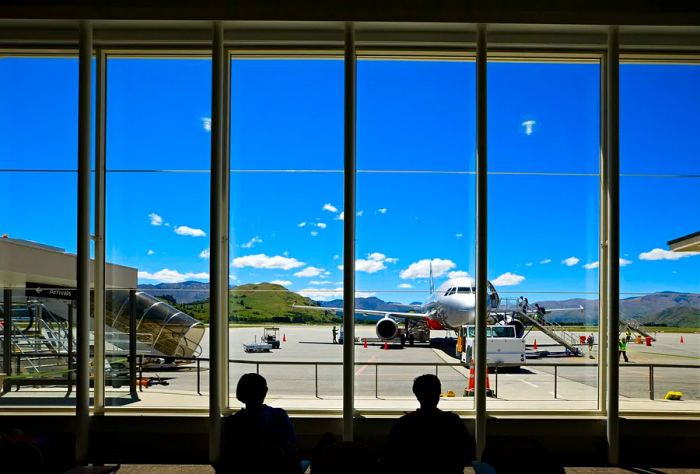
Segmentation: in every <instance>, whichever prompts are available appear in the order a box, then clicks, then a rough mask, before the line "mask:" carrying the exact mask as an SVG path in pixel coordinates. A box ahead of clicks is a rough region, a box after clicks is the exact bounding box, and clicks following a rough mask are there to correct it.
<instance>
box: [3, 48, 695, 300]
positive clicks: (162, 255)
mask: <svg viewBox="0 0 700 474" xmlns="http://www.w3.org/2000/svg"><path fill="white" fill-rule="evenodd" d="M108 74H109V77H108V129H107V166H108V169H109V170H110V171H109V173H108V177H107V192H108V196H107V259H108V261H110V262H114V263H120V264H123V265H128V266H133V267H136V268H138V269H139V271H140V282H141V283H156V282H158V281H168V282H172V281H178V280H181V279H198V280H206V279H207V277H208V271H209V261H208V259H207V252H206V250H207V248H208V243H209V242H208V237H209V174H208V172H207V171H208V168H209V146H210V131H209V129H208V128H209V127H208V125H209V123H208V119H209V117H210V115H211V113H210V107H211V105H210V87H211V63H210V62H209V61H208V60H203V59H188V60H144V59H112V60H110V61H109V67H108ZM599 77H600V70H599V67H598V65H596V64H568V65H567V64H534V63H517V64H515V63H493V64H490V65H489V83H488V94H489V96H488V100H489V163H490V170H491V171H492V172H493V174H491V175H490V176H489V259H490V261H489V273H490V274H489V278H490V279H491V280H492V281H493V282H494V283H495V284H496V285H497V287H498V289H499V290H500V291H501V292H503V293H506V294H509V295H513V296H517V295H519V294H530V295H534V298H535V299H537V298H541V299H559V298H563V297H570V296H586V297H592V298H595V297H596V295H595V293H596V292H597V286H598V270H597V269H596V268H595V263H596V262H597V260H598V253H597V252H598V244H597V241H598V206H599V202H598V186H599V184H598V176H597V173H598V167H599V164H598V153H599V146H600V142H599V105H600V104H599V102H600V101H599ZM474 78H475V76H474V65H473V64H472V63H464V62H430V61H415V62H410V61H402V62H399V61H378V60H371V61H370V60H363V61H360V63H359V65H358V114H357V167H358V169H359V170H361V172H360V173H358V176H357V203H356V207H357V211H358V212H360V213H361V214H360V215H358V216H357V258H358V261H357V263H356V265H357V268H358V270H359V271H358V273H357V288H358V291H359V292H360V294H362V295H370V294H376V295H377V296H379V297H381V298H383V299H387V300H398V301H416V300H422V299H423V298H424V297H425V296H426V290H427V287H428V283H427V280H426V278H425V276H426V272H427V267H428V262H429V261H433V267H434V269H435V273H436V274H438V275H439V278H438V280H443V279H444V278H446V277H448V276H449V275H450V274H455V273H454V272H468V273H469V274H472V275H473V273H474V245H475V240H474V221H475V202H474V198H475V187H474V174H473V171H474V148H475V140H474V133H475V128H474V127H475V124H474V117H475V108H474V105H475V103H474V94H475V87H474V86H475V84H474ZM342 81H343V63H342V61H340V60H289V59H287V60H235V61H234V63H233V65H232V88H233V89H232V94H231V96H232V130H231V160H232V163H231V167H232V169H233V170H234V172H233V173H232V175H231V190H232V201H231V224H232V225H231V242H232V245H231V261H232V262H231V263H232V266H231V273H232V276H233V277H234V278H235V280H233V279H232V282H233V283H236V284H238V283H246V282H257V281H279V282H282V283H284V284H285V286H287V287H289V288H290V289H292V290H295V291H302V292H303V293H304V294H308V295H310V296H312V297H319V298H321V297H322V298H326V299H327V298H334V297H336V296H338V293H339V291H340V290H339V289H340V288H341V286H342V284H341V283H340V281H341V280H342V271H341V270H340V269H339V265H340V264H341V263H342V229H343V227H342V226H343V221H342V219H341V213H342V212H343V206H342V198H343V192H342V186H343V175H342V163H343V154H342V153H343V110H342V107H343V94H342ZM699 83H700V67H693V66H682V65H674V66H660V65H624V66H623V67H622V70H621V153H622V157H621V160H622V161H621V171H622V173H623V174H626V175H625V176H623V177H622V178H621V190H622V193H621V211H622V213H621V255H622V257H623V258H624V261H623V262H622V263H623V266H622V270H621V279H622V281H621V283H622V285H621V286H622V291H624V292H629V293H645V292H653V291H662V290H675V291H692V292H698V291H700V276H699V275H700V271H699V270H700V256H687V257H685V258H681V259H676V260H673V258H677V257H678V254H671V253H668V252H666V251H665V249H666V248H667V247H666V241H668V240H670V239H673V238H676V237H679V236H682V235H685V234H688V233H691V232H695V231H697V230H700V223H699V222H698V219H697V215H698V212H697V208H698V204H699V203H700V185H699V184H700V181H699V179H698V178H692V177H685V176H683V175H695V176H697V175H699V174H700V142H698V141H697V128H698V125H700V90H699V89H698V88H697V84H699ZM76 122H77V61H76V60H74V59H55V58H54V59H49V58H44V59H21V58H3V59H0V169H2V170H3V171H0V188H1V189H2V190H3V191H2V192H3V199H2V201H1V204H0V215H1V216H2V217H0V233H7V234H8V235H9V236H10V237H17V238H24V239H29V240H34V241H37V242H42V243H47V244H51V245H57V246H60V247H63V248H65V249H66V250H68V251H71V252H72V251H74V250H75V234H74V229H75V222H76V219H75V208H76V197H75V191H76V173H75V168H76V153H77V146H76V138H77V124H76ZM17 169H28V170H37V171H28V172H15V171H8V170H17ZM39 170H43V171H39ZM57 170H62V171H57ZM154 170H171V172H153V171H154ZM282 170H286V171H284V172H283V171H282ZM291 170H293V171H291ZM406 171H411V172H406ZM662 175H663V176H662ZM669 175H672V176H669ZM37 209H38V210H39V213H35V212H34V210H37ZM654 249H659V250H654ZM457 274H459V273H457ZM319 289H325V290H324V291H319ZM555 292H561V293H555Z"/></svg>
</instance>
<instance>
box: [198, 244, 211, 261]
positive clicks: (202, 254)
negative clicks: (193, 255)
mask: <svg viewBox="0 0 700 474" xmlns="http://www.w3.org/2000/svg"><path fill="white" fill-rule="evenodd" d="M209 255H210V252H209V247H207V248H205V249H204V250H202V251H201V252H199V258H204V259H208V258H209Z"/></svg>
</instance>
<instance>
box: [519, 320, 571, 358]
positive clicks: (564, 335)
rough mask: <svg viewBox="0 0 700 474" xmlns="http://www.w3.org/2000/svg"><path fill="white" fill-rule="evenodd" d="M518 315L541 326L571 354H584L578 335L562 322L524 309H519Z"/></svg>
mask: <svg viewBox="0 0 700 474" xmlns="http://www.w3.org/2000/svg"><path fill="white" fill-rule="evenodd" d="M517 316H518V317H519V318H521V319H523V320H525V321H528V322H529V323H530V324H532V325H533V326H535V327H537V328H539V330H540V331H542V332H543V333H545V334H546V335H548V336H549V337H551V338H552V339H554V340H555V341H556V342H557V343H558V344H561V345H562V346H564V347H565V348H566V350H568V351H569V352H570V353H571V354H573V355H576V356H580V355H582V353H581V349H580V347H579V344H580V343H579V339H578V337H577V336H576V335H574V334H572V333H570V332H568V331H567V330H565V329H564V327H563V326H562V325H561V324H559V323H555V322H554V321H547V320H545V319H542V318H540V317H538V315H537V313H534V314H533V313H530V314H528V313H526V312H524V311H522V310H520V311H517Z"/></svg>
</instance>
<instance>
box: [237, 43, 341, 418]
mask: <svg viewBox="0 0 700 474" xmlns="http://www.w3.org/2000/svg"><path fill="white" fill-rule="evenodd" d="M343 82H344V80H343V61H342V59H339V58H338V57H316V58H312V59H300V58H293V57H274V56H270V57H257V58H247V57H244V56H234V57H233V58H232V60H231V146H230V168H231V174H230V178H231V179H230V183H231V184H230V217H229V219H230V243H229V263H230V269H229V278H230V291H229V300H228V305H229V323H230V329H229V359H230V360H231V363H230V364H229V394H230V396H229V403H230V405H231V407H232V408H237V407H240V406H241V403H240V402H239V401H238V400H237V399H236V385H237V383H238V380H239V379H240V377H241V375H242V374H244V373H248V372H256V371H257V372H259V373H260V374H261V375H262V376H264V377H265V378H266V379H267V384H268V387H269V392H268V393H269V394H268V400H269V402H270V403H272V404H274V405H275V406H279V407H283V408H286V409H289V410H316V409H319V408H321V407H322V408H324V409H330V410H332V411H334V412H336V413H337V412H339V411H340V410H341V407H342V386H343V384H342V361H343V359H342V345H341V344H337V343H334V340H335V341H336V342H337V341H341V340H342V336H343V334H342V331H341V328H342V319H341V315H340V314H338V312H337V311H334V310H331V309H329V310H322V309H321V307H322V306H327V307H338V306H342V301H341V300H342V298H343V281H342V280H343V278H342V270H341V269H340V268H339V266H340V265H341V264H342V255H343V218H344V210H343V205H342V203H343ZM300 306H307V307H310V308H311V309H309V308H302V307H300ZM314 308H316V309H314ZM310 401H311V402H310Z"/></svg>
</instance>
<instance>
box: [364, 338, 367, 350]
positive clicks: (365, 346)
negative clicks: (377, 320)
mask: <svg viewBox="0 0 700 474" xmlns="http://www.w3.org/2000/svg"><path fill="white" fill-rule="evenodd" d="M363 347H364V348H365V349H367V338H365V344H364V346H363Z"/></svg>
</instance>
